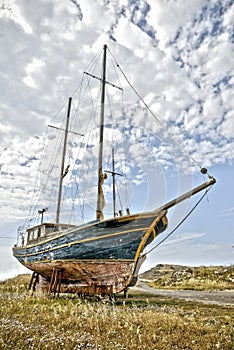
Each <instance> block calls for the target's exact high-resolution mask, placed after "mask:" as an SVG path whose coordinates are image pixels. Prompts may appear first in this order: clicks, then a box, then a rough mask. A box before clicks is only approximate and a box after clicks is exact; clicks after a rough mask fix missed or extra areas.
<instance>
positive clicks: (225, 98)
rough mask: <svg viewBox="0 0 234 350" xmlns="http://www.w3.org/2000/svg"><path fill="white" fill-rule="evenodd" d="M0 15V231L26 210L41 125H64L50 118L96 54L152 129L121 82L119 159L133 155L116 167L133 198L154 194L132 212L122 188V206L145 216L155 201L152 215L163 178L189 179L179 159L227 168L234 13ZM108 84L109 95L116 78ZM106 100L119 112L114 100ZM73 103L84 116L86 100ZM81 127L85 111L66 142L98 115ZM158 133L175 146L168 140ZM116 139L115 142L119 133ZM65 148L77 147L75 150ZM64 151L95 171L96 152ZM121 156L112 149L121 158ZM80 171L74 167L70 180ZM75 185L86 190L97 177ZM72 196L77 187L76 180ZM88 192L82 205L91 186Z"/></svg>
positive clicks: (198, 4) (124, 6) (70, 5)
mask: <svg viewBox="0 0 234 350" xmlns="http://www.w3.org/2000/svg"><path fill="white" fill-rule="evenodd" d="M9 4H11V7H10V9H11V11H9V9H8V10H7V11H5V13H4V14H3V13H2V12H1V11H0V16H1V17H0V31H1V33H3V34H2V35H1V36H0V44H1V48H2V50H1V52H0V65H1V67H2V69H1V70H0V94H1V106H0V139H1V154H0V167H1V188H0V192H1V204H2V205H4V209H3V210H2V212H1V219H2V220H8V219H9V217H13V216H17V217H22V216H24V215H25V211H26V209H28V208H29V207H30V203H31V199H32V198H31V197H32V193H33V189H34V180H35V177H36V171H37V166H38V163H39V160H40V156H41V152H42V149H43V144H44V139H43V136H44V135H45V134H46V129H47V124H49V123H52V124H54V125H61V120H58V119H59V118H63V117H64V115H65V114H64V115H62V114H60V113H57V111H60V106H65V107H66V106H67V98H68V96H70V95H71V94H72V93H73V91H74V90H75V89H77V87H78V83H77V81H80V76H81V74H82V72H83V70H86V67H87V66H88V64H89V62H90V61H92V60H93V59H94V58H95V57H96V54H97V53H98V52H99V51H100V50H101V48H102V46H103V44H104V43H107V44H108V46H109V47H110V48H111V51H112V52H113V54H114V56H115V57H118V56H119V57H118V58H117V61H118V63H119V64H120V65H121V67H122V69H123V70H124V72H126V75H127V77H128V78H129V80H130V81H131V82H132V84H133V85H134V87H135V88H136V89H137V91H138V92H139V93H140V94H141V95H142V96H143V97H144V98H146V102H147V103H148V104H149V105H150V107H151V108H152V110H153V111H154V112H155V113H156V117H157V118H158V119H159V120H160V122H161V124H159V123H158V122H156V120H155V119H154V117H153V116H152V115H151V114H150V113H146V111H145V110H144V109H143V108H142V106H143V105H142V103H139V102H136V101H137V99H138V98H137V97H136V95H134V94H133V93H132V92H130V91H129V90H127V84H126V80H124V79H123V80H121V85H122V86H123V87H124V91H125V92H126V93H127V100H126V101H125V106H124V107H125V112H126V115H128V116H129V119H128V121H127V119H125V120H124V123H125V132H126V135H127V137H128V144H127V147H126V148H127V151H128V154H129V155H130V154H131V156H132V160H131V164H130V163H129V164H127V165H126V164H125V170H126V174H127V175H128V176H129V177H130V175H131V174H133V172H134V167H135V168H137V169H138V170H139V171H140V174H139V176H138V177H137V184H138V187H139V186H141V185H142V186H143V187H144V186H145V187H144V190H145V189H146V188H147V191H148V188H150V189H152V188H153V191H151V190H150V191H149V194H148V193H147V195H146V197H147V196H148V197H150V196H151V197H150V198H148V197H147V198H145V197H144V200H143V201H141V198H140V197H134V195H135V194H134V188H133V187H132V189H131V196H132V197H131V198H136V201H139V203H140V204H139V203H137V205H138V207H141V208H142V207H144V206H145V207H147V208H152V207H154V205H155V201H156V202H157V203H160V204H161V200H162V201H163V200H164V199H165V197H166V196H168V193H175V192H178V184H176V185H175V187H176V189H175V188H174V187H173V186H171V185H170V180H171V178H170V176H169V180H168V182H167V180H166V177H167V175H168V174H172V175H171V176H178V178H182V177H183V176H182V174H183V175H184V172H185V173H188V172H190V171H191V170H193V167H192V165H191V163H190V161H189V160H188V157H187V155H186V156H185V155H184V154H185V152H184V150H186V151H188V152H189V153H190V154H191V155H192V156H193V157H194V158H195V159H196V160H197V161H198V162H199V163H200V162H201V163H202V165H204V164H205V165H206V166H210V167H212V166H215V165H216V164H218V165H219V164H225V163H229V164H232V162H233V158H234V154H233V143H232V142H233V137H234V124H233V123H234V115H233V110H234V102H233V101H234V100H233V84H234V82H233V43H232V40H233V34H232V27H233V4H232V5H231V4H230V2H228V1H226V0H224V1H222V2H219V1H216V0H212V1H205V2H204V1H202V0H194V1H192V2H191V1H188V0H187V1H184V0H178V1H172V0H168V1H166V0H165V1H164V0H163V1H159V0H157V1H152V0H149V1H148V2H146V1H141V2H138V3H135V2H130V1H127V0H126V1H112V2H109V3H108V2H103V1H101V0H100V1H94V0H87V1H85V2H82V3H81V4H78V2H75V1H67V2H64V1H63V0H58V1H57V0H56V1H55V0H52V1H50V2H48V1H42V0H38V1H37V5H36V9H35V3H34V2H30V1H26V0H17V1H15V2H14V3H13V2H9ZM148 5H149V6H148ZM221 7H222V11H220V12H219V11H218V9H221ZM100 18H101V20H100ZM115 68H116V67H115ZM116 69H117V68H116ZM108 78H110V79H111V81H114V83H116V85H119V81H118V79H117V77H116V75H115V74H111V75H108ZM95 88H96V89H97V86H96V87H95ZM109 91H110V92H109ZM93 92H94V90H92V93H93ZM108 92H109V98H113V101H114V102H115V104H116V105H117V104H119V105H120V104H121V102H120V101H121V98H120V97H118V99H117V98H114V97H113V91H111V90H109V89H108ZM83 102H84V104H85V105H86V106H90V105H92V103H93V100H92V99H89V100H88V99H86V100H85V99H84V101H83ZM77 104H78V102H77V101H75V102H74V106H77ZM116 105H115V107H116ZM63 113H64V112H63ZM89 117H90V115H89V114H88V113H87V111H86V110H85V113H84V115H83V116H82V115H80V114H79V116H78V119H79V121H78V124H77V125H78V127H77V129H78V130H76V131H79V132H84V131H86V132H89V130H91V128H93V127H94V126H95V125H96V123H97V120H98V118H99V114H97V116H95V118H94V119H93V121H92V123H90V124H89V126H88V127H87V126H86V122H87V121H88V120H89ZM118 118H119V119H120V114H118ZM119 119H118V121H119ZM51 120H52V122H51ZM122 122H123V121H122V120H121V123H122ZM130 123H131V125H133V126H134V129H133V128H132V127H131V126H130ZM91 124H92V125H91ZM117 124H118V123H116V125H117ZM134 130H136V131H134ZM168 131H169V134H174V136H173V137H172V138H173V139H175V140H176V141H171V135H169V134H168ZM107 136H108V141H109V143H108V147H109V146H110V145H109V144H110V143H111V139H112V135H111V133H110V132H108V134H107ZM154 137H155V139H156V140H157V141H154V142H155V144H153V138H154ZM115 138H116V139H117V140H118V142H119V141H120V135H119V134H116V135H115ZM137 138H138V140H137V142H136V139H137ZM86 139H87V137H86V138H84V141H85V140H86ZM96 139H97V134H96V132H95V131H93V132H89V141H90V140H92V143H95V140H96ZM169 140H170V141H169ZM143 141H144V142H143ZM168 141H169V144H167V142H168ZM72 142H74V145H75V142H76V145H77V148H78V146H79V143H80V140H78V141H74V140H72ZM119 143H120V142H119ZM143 143H144V144H143ZM166 144H167V145H166ZM152 145H153V147H152ZM178 146H179V148H180V149H179V151H178ZM152 148H153V150H152ZM73 151H74V152H73V154H72V157H74V156H75V153H76V155H78V158H79V157H80V162H82V163H81V164H82V165H83V166H84V169H85V171H88V170H89V171H93V172H94V170H93V169H94V167H95V164H96V163H95V161H96V158H97V149H96V148H94V149H90V150H89V151H87V149H86V148H82V151H80V153H78V150H77V149H76V148H75V146H74V148H73ZM52 152H53V148H51V149H50V150H49V153H52ZM49 153H48V155H49ZM85 153H86V154H88V162H86V163H85V162H83V157H84V155H85ZM123 153H124V149H123V146H122V147H120V146H119V154H120V155H121V159H124V155H123ZM144 153H145V154H146V155H144ZM177 156H179V157H178V158H177ZM133 158H136V160H135V163H134V160H133ZM185 158H187V159H186V160H185ZM80 167H81V165H80V164H76V167H74V171H75V170H76V171H78V170H79V169H80ZM120 168H121V167H120ZM163 169H164V170H163ZM169 170H170V172H169ZM182 170H183V172H182ZM188 170H189V171H188ZM82 174H83V175H84V176H83V177H86V178H87V179H89V180H91V181H94V180H93V179H94V178H95V176H96V175H94V174H93V175H92V176H91V175H87V174H86V173H82ZM41 178H42V177H41ZM145 178H146V180H145ZM67 180H68V178H67ZM131 180H132V179H130V180H129V182H131ZM74 181H75V180H74ZM146 182H147V184H146ZM156 183H157V187H156ZM81 186H83V187H82V188H85V181H84V179H83V180H82V181H81ZM107 188H109V184H108V186H107ZM158 188H159V190H158ZM87 191H89V192H87V193H89V198H90V202H93V198H94V197H95V195H94V191H93V186H91V189H90V190H88V189H87ZM155 191H156V192H157V193H156V194H155ZM227 192H228V190H227ZM155 197H157V198H156V199H155ZM143 202H144V203H143Z"/></svg>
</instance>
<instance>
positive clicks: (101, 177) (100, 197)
mask: <svg viewBox="0 0 234 350" xmlns="http://www.w3.org/2000/svg"><path fill="white" fill-rule="evenodd" d="M106 50H107V45H104V47H103V64H102V80H101V82H102V85H101V86H102V90H101V113H100V128H99V155H98V195H97V209H96V219H97V220H102V219H103V212H102V211H103V208H104V196H103V190H102V184H103V182H104V179H105V175H104V174H103V173H102V158H103V133H104V108H105V87H106V86H105V85H106Z"/></svg>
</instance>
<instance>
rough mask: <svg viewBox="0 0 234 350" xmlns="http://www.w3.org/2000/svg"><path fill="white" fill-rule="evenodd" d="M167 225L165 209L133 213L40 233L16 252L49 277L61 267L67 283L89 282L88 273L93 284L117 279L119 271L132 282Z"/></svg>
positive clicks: (41, 273) (15, 251) (118, 279)
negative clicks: (145, 252) (149, 247)
mask: <svg viewBox="0 0 234 350" xmlns="http://www.w3.org/2000/svg"><path fill="white" fill-rule="evenodd" d="M45 225H46V224H45ZM166 226H167V220H166V216H165V212H164V213H160V215H159V214H155V213H152V214H142V215H141V214H139V215H130V216H127V217H122V218H117V219H111V220H106V221H102V222H95V223H90V224H87V225H85V226H80V227H79V226H77V227H73V228H71V229H67V230H65V231H60V232H57V233H56V234H54V233H53V234H52V235H47V236H45V237H40V238H38V239H36V240H34V241H32V242H29V243H28V244H27V245H26V246H23V247H14V248H13V255H14V256H15V257H16V258H17V259H18V260H19V261H20V262H21V263H22V264H23V265H25V266H26V267H28V268H30V269H31V270H33V271H35V272H37V273H39V274H40V275H41V276H43V277H44V278H46V279H47V280H48V281H49V280H50V278H51V275H52V272H53V269H54V268H59V269H61V270H62V271H63V273H62V281H63V283H68V282H72V283H81V284H82V283H88V282H87V274H88V275H89V285H90V284H92V283H93V282H94V281H95V283H96V282H97V281H99V282H100V283H101V284H103V283H108V281H109V282H110V280H111V281H112V282H111V283H115V282H116V281H115V279H113V271H115V274H116V276H117V277H116V279H117V281H120V280H121V281H122V280H123V276H121V275H124V278H125V280H126V281H127V282H126V283H125V284H128V285H129V284H130V283H131V280H132V278H133V276H134V272H135V271H136V269H137V265H138V263H139V261H140V254H141V253H142V251H143V250H144V248H145V247H146V246H147V245H148V244H149V243H151V242H152V240H153V239H154V238H155V237H156V235H158V234H159V233H161V232H163V231H164V230H165V228H166ZM82 270H85V271H83V272H82ZM125 287H126V285H125Z"/></svg>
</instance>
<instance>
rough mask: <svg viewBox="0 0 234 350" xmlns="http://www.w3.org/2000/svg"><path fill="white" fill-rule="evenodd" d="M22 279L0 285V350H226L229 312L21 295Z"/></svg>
mask: <svg viewBox="0 0 234 350" xmlns="http://www.w3.org/2000/svg"><path fill="white" fill-rule="evenodd" d="M28 279H29V278H28V277H27V276H23V277H18V278H17V283H16V282H15V279H14V280H10V281H7V282H5V283H0V305H1V307H0V317H1V323H0V349H2V350H5V349H17V350H21V349H22V350H23V349H56V350H58V349H98V350H101V349H110V350H113V349H121V350H124V349H128V350H134V349H141V350H143V349H146V350H153V349H155V350H156V349H159V350H173V349H179V350H183V349H186V350H189V349H190V350H201V349H202V350H206V349H207V350H208V349H209V350H211V349H222V350H232V349H233V343H234V333H233V325H234V324H233V320H232V314H233V309H234V308H233V307H219V306H205V305H199V304H195V303H188V302H187V303H186V302H178V301H177V302H176V303H175V302H174V301H171V299H170V300H167V299H158V298H157V299H155V298H152V299H150V298H148V299H146V298H145V297H144V298H141V297H138V298H135V299H131V298H130V299H129V300H123V299H122V298H120V299H119V301H118V303H117V304H116V305H111V304H104V303H102V302H98V303H97V302H95V301H94V300H82V299H79V298H78V297H76V296H64V297H63V296H60V297H59V298H51V297H49V296H45V295H44V296H43V295H34V296H32V295H30V294H29V293H28V292H26V291H25V286H26V285H27V283H28Z"/></svg>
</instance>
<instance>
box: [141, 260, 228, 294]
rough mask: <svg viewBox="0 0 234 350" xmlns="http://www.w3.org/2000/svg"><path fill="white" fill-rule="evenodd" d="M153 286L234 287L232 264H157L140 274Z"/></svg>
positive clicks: (166, 287)
mask: <svg viewBox="0 0 234 350" xmlns="http://www.w3.org/2000/svg"><path fill="white" fill-rule="evenodd" d="M140 279H141V280H144V281H145V282H147V283H148V285H149V286H151V287H154V288H165V289H194V290H204V289H205V290H209V289H234V265H231V266H210V267H207V266H199V267H190V266H189V267H188V266H181V265H164V264H159V265H156V266H155V267H153V268H152V269H150V270H149V271H146V272H144V273H142V274H141V275H140Z"/></svg>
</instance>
